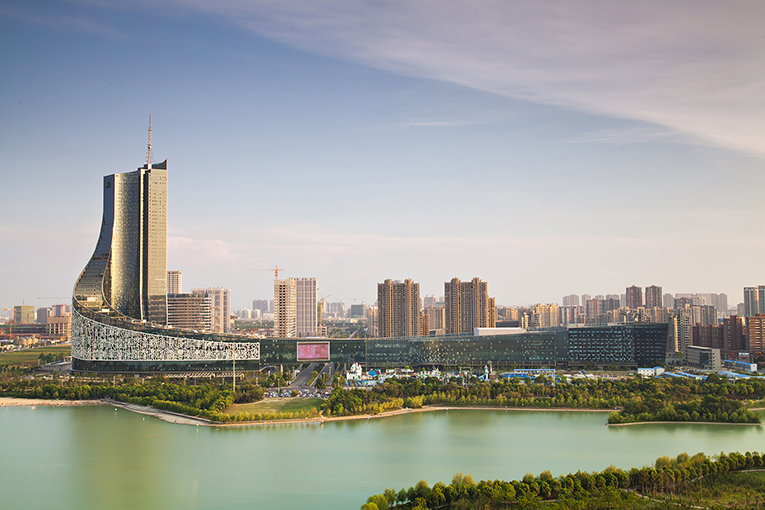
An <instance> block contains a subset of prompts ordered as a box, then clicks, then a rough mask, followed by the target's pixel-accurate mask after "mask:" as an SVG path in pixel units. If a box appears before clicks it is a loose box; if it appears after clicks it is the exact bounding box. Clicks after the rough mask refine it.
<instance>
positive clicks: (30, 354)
mask: <svg viewBox="0 0 765 510" xmlns="http://www.w3.org/2000/svg"><path fill="white" fill-rule="evenodd" d="M40 354H55V355H56V356H59V357H60V356H70V355H71V354H72V346H71V345H54V346H51V347H40V348H38V349H25V350H23V351H15V352H2V353H0V366H8V365H22V366H35V365H37V360H38V359H39V358H40Z"/></svg>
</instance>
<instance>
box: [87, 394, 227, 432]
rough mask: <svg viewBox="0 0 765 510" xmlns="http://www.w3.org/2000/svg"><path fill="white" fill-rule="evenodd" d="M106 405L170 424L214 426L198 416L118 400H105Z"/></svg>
mask: <svg viewBox="0 0 765 510" xmlns="http://www.w3.org/2000/svg"><path fill="white" fill-rule="evenodd" d="M101 403H102V404H104V405H110V406H114V407H115V408H117V407H118V408H122V409H125V410H126V411H130V412H133V413H138V414H143V415H146V416H152V417H154V418H158V419H160V420H162V421H166V422H168V423H177V424H180V425H197V426H199V425H203V426H210V425H213V424H212V423H211V422H210V420H208V419H205V418H199V417H196V416H189V415H187V414H180V413H174V412H172V411H164V410H162V409H157V408H156V407H149V406H139V405H137V404H128V403H127V402H119V401H117V400H111V399H109V400H104V401H103V402H101Z"/></svg>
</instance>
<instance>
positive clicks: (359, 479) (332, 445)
mask: <svg viewBox="0 0 765 510" xmlns="http://www.w3.org/2000/svg"><path fill="white" fill-rule="evenodd" d="M606 418H607V413H582V412H570V413H565V412H535V411H524V412H506V411H501V410H497V411H467V410H465V411H439V412H429V413H414V414H407V415H401V416H397V417H392V418H386V419H382V420H359V421H348V422H336V423H326V424H324V425H320V424H300V425H271V426H268V427H266V428H263V427H260V426H257V427H240V428H215V427H195V426H187V425H174V424H170V423H165V422H163V421H160V420H157V419H155V418H150V417H144V416H142V415H138V414H134V413H130V412H129V411H125V410H123V409H119V410H115V408H114V407H109V406H94V407H63V408H54V407H37V408H34V409H32V408H26V407H17V408H3V409H0V508H2V509H3V510H16V509H24V510H26V509H42V508H51V509H61V510H69V509H72V510H75V509H76V510H90V509H94V510H95V509H98V510H102V509H131V510H135V509H163V510H168V509H218V508H219V509H250V508H252V509H261V508H262V509H272V508H273V509H298V508H311V509H357V508H359V506H360V505H361V504H362V503H364V502H365V501H366V498H367V497H368V496H370V495H372V494H375V493H378V492H382V491H383V490H384V489H385V488H386V487H390V488H395V489H396V490H398V489H400V488H402V487H409V486H410V485H414V484H415V483H416V482H417V481H418V480H421V479H424V480H427V481H428V483H429V484H430V485H433V484H434V483H436V482H438V481H444V482H446V483H449V481H450V480H451V477H452V475H453V474H454V473H456V472H458V471H461V472H463V473H464V474H468V473H469V474H472V476H473V478H474V479H475V480H476V481H477V480H480V479H497V478H499V479H505V480H511V479H515V478H520V477H522V476H523V475H524V474H525V473H529V472H530V473H534V474H539V473H540V472H541V471H543V470H545V469H549V470H550V471H552V473H553V475H558V474H561V473H568V472H572V471H573V472H575V471H577V470H580V469H581V470H586V471H593V470H602V469H604V468H605V467H606V466H608V465H610V464H614V465H616V466H618V467H622V468H629V467H632V466H643V465H646V464H650V463H652V462H653V461H654V460H655V459H656V458H657V457H659V456H661V455H670V456H674V455H677V454H678V453H681V452H688V453H690V454H693V453H696V452H699V451H703V452H705V453H708V454H714V453H719V452H720V451H726V452H727V451H735V450H738V451H742V452H745V451H747V450H749V451H753V450H757V451H765V430H764V429H765V427H758V426H736V425H680V424H678V425H639V426H630V427H605V426H604V424H605V422H606Z"/></svg>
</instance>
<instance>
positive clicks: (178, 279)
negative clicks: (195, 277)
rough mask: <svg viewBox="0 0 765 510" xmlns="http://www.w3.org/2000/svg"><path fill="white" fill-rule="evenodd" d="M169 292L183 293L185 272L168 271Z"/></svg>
mask: <svg viewBox="0 0 765 510" xmlns="http://www.w3.org/2000/svg"><path fill="white" fill-rule="evenodd" d="M167 293H168V294H183V274H182V273H181V272H180V271H168V272H167Z"/></svg>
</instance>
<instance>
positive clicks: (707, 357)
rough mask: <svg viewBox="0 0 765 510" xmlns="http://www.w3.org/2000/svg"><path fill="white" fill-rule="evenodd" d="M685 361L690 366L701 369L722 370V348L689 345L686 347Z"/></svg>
mask: <svg viewBox="0 0 765 510" xmlns="http://www.w3.org/2000/svg"><path fill="white" fill-rule="evenodd" d="M683 361H684V363H685V364H686V365H688V366H689V367H693V368H698V369H700V370H714V371H717V370H721V369H722V355H721V354H720V349H714V348H712V347H700V346H698V345H689V346H688V347H687V348H686V349H685V358H684V360H683Z"/></svg>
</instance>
